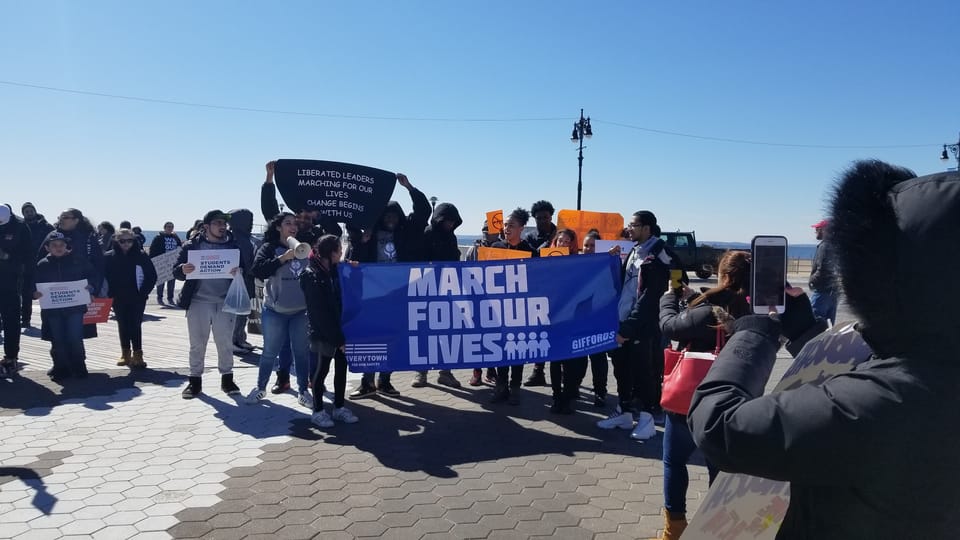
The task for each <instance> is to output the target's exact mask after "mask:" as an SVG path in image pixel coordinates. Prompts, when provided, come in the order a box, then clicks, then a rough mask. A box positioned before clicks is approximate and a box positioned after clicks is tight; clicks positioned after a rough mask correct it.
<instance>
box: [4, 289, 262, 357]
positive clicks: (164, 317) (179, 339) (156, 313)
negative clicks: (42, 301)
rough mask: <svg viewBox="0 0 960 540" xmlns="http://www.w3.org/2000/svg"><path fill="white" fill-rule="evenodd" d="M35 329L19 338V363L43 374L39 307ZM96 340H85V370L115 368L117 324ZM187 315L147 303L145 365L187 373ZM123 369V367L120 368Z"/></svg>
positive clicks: (104, 327) (256, 339)
mask: <svg viewBox="0 0 960 540" xmlns="http://www.w3.org/2000/svg"><path fill="white" fill-rule="evenodd" d="M33 323H34V328H33V329H31V330H28V331H27V333H26V334H24V335H22V336H21V338H20V363H21V366H22V369H23V370H25V371H34V370H40V371H46V370H48V369H50V367H51V366H52V365H53V364H52V362H51V360H50V343H49V342H46V341H43V340H41V339H40V328H39V324H40V308H39V306H38V305H37V304H36V302H35V303H34V306H33ZM97 333H98V337H96V338H92V339H87V340H84V346H85V347H86V350H87V369H89V370H90V371H103V370H108V369H118V367H117V360H118V359H119V358H120V338H119V336H118V335H117V323H116V321H114V320H112V319H111V320H110V321H107V322H106V323H104V324H98V325H97ZM248 341H249V342H250V343H252V344H253V345H256V346H257V347H261V346H262V345H263V339H262V338H261V336H258V335H254V334H250V335H249V338H248ZM188 349H189V339H188V337H187V320H186V312H185V311H184V310H182V309H179V308H175V307H169V306H165V305H158V304H157V303H156V300H155V299H154V298H151V299H150V300H148V301H147V311H146V313H145V314H144V317H143V352H144V359H145V360H146V362H147V365H148V366H149V367H151V368H157V369H167V370H171V371H178V372H179V373H182V374H186V372H187V365H188V362H187V352H188ZM235 359H236V364H235V365H236V367H238V368H239V367H253V366H256V363H257V362H258V361H259V359H260V356H259V355H258V354H252V355H246V356H243V357H241V356H237V357H235ZM207 365H208V368H209V367H213V368H215V367H216V346H215V345H214V344H213V339H212V338H211V339H210V342H209V344H208V346H207ZM121 369H122V368H121Z"/></svg>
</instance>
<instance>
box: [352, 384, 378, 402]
mask: <svg viewBox="0 0 960 540" xmlns="http://www.w3.org/2000/svg"><path fill="white" fill-rule="evenodd" d="M375 395H377V389H376V387H374V386H370V385H366V384H363V383H360V387H359V388H357V389H356V390H354V391H353V392H350V395H349V396H348V397H349V398H350V399H364V398H368V397H373V396H375Z"/></svg>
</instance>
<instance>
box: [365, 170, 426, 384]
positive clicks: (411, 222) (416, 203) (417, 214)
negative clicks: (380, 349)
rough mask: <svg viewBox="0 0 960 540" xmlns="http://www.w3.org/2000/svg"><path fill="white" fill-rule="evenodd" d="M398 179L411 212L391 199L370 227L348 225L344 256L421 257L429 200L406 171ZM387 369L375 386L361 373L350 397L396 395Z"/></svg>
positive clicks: (374, 260) (379, 258) (384, 260)
mask: <svg viewBox="0 0 960 540" xmlns="http://www.w3.org/2000/svg"><path fill="white" fill-rule="evenodd" d="M397 183H398V184H400V185H401V186H403V187H404V188H406V190H407V192H409V193H410V199H411V200H412V201H413V212H412V213H411V214H410V215H409V216H408V215H406V214H404V212H403V208H402V207H401V206H400V203H398V202H397V201H390V202H388V203H387V207H386V208H385V209H384V210H383V213H382V214H381V215H380V219H379V220H378V221H377V223H376V225H374V226H373V228H372V229H371V230H369V231H361V230H358V229H355V228H353V227H350V226H348V227H347V232H348V233H349V239H350V246H349V247H350V251H349V252H348V256H347V258H348V259H350V260H354V261H357V262H361V263H394V262H414V261H421V260H423V259H422V257H423V233H424V230H425V229H426V227H427V222H428V221H429V220H430V215H431V214H432V210H431V208H430V201H428V200H427V196H426V195H424V194H423V192H422V191H420V190H419V189H417V188H415V187H413V185H412V184H411V183H410V180H409V179H408V178H407V176H406V175H405V174H402V173H397ZM391 374H392V373H391V372H389V371H383V372H380V375H379V377H378V380H377V384H376V386H374V384H373V378H374V374H373V373H364V374H363V378H362V379H361V381H360V387H359V388H357V389H356V390H354V391H353V392H351V393H350V399H362V398H366V397H371V396H373V395H374V394H376V393H377V392H380V393H382V394H386V395H388V396H398V395H400V391H399V390H397V389H396V388H394V386H393V385H392V384H390V375H391Z"/></svg>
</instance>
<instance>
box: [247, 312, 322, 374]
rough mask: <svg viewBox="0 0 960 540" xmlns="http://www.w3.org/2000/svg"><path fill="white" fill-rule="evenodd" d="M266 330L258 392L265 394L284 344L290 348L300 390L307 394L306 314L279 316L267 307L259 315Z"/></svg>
mask: <svg viewBox="0 0 960 540" xmlns="http://www.w3.org/2000/svg"><path fill="white" fill-rule="evenodd" d="M260 321H261V325H262V326H263V353H262V354H261V355H260V366H259V367H260V372H259V374H258V376H257V388H259V389H261V390H265V389H266V388H267V382H268V381H269V380H270V372H272V371H273V366H274V364H275V363H276V362H277V357H278V356H279V355H280V350H281V349H282V348H283V345H284V343H286V344H288V345H289V347H290V353H291V355H292V356H293V362H294V366H295V367H296V369H297V389H298V390H299V391H300V392H304V391H306V390H307V385H308V383H309V381H310V372H309V369H310V368H309V364H310V363H311V362H310V358H309V357H310V343H309V340H308V338H307V312H306V310H304V311H298V312H296V313H277V312H276V311H274V310H272V309H270V308H268V307H264V308H263V313H262V314H261V315H260Z"/></svg>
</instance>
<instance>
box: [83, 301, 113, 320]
mask: <svg viewBox="0 0 960 540" xmlns="http://www.w3.org/2000/svg"><path fill="white" fill-rule="evenodd" d="M111 307H113V298H93V299H91V300H90V303H89V304H87V312H86V313H84V314H83V324H102V323H105V322H107V320H109V319H110V308H111Z"/></svg>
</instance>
